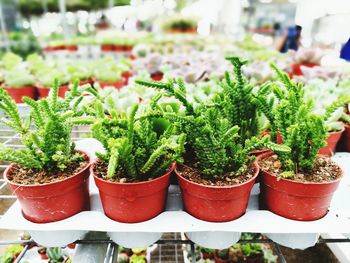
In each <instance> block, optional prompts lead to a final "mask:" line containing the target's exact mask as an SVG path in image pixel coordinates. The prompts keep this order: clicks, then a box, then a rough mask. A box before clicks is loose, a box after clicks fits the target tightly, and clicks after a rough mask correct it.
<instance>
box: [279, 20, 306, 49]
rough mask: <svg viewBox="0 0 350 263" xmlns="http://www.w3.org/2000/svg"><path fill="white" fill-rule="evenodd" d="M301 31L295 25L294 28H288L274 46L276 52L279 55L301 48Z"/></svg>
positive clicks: (300, 28) (299, 27)
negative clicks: (278, 52)
mask: <svg viewBox="0 0 350 263" xmlns="http://www.w3.org/2000/svg"><path fill="white" fill-rule="evenodd" d="M301 31H302V27H301V26H299V25H296V26H295V27H288V28H287V30H286V32H285V33H284V35H283V36H282V37H281V38H280V40H279V41H278V43H277V45H276V48H277V50H278V51H280V52H281V53H286V52H287V51H288V50H290V49H292V50H298V48H299V47H300V46H301V43H300V38H301Z"/></svg>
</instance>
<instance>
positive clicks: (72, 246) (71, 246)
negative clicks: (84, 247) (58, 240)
mask: <svg viewBox="0 0 350 263" xmlns="http://www.w3.org/2000/svg"><path fill="white" fill-rule="evenodd" d="M76 246H77V244H75V243H70V244H68V245H67V247H68V248H70V249H75V247H76Z"/></svg>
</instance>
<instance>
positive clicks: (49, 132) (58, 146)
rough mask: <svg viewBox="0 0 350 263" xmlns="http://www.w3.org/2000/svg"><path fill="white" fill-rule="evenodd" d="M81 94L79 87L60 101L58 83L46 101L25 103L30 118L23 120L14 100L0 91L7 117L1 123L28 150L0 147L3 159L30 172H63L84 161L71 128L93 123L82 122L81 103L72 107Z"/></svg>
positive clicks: (76, 86) (74, 88)
mask: <svg viewBox="0 0 350 263" xmlns="http://www.w3.org/2000/svg"><path fill="white" fill-rule="evenodd" d="M80 93H81V91H79V90H78V84H77V83H76V84H75V85H74V87H73V88H72V90H71V91H70V92H69V93H68V94H67V96H66V98H65V99H60V98H58V83H57V81H55V85H54V87H53V88H52V90H51V91H50V94H49V97H48V98H47V99H42V100H39V101H34V100H33V99H30V98H28V97H25V98H24V99H23V100H24V102H25V103H26V104H27V105H28V106H29V108H30V115H29V117H28V118H27V119H25V120H23V119H22V117H21V116H20V113H19V110H18V108H17V105H16V103H15V102H14V100H13V99H12V98H11V97H10V96H9V95H8V94H7V92H6V91H5V90H4V89H3V88H0V109H1V110H2V111H3V112H4V114H5V116H6V117H5V118H2V119H1V122H2V123H4V124H5V125H7V126H8V127H10V128H12V129H13V130H15V131H16V132H18V133H19V134H20V136H21V139H22V143H23V145H24V146H25V148H24V149H19V150H13V149H9V148H5V147H1V148H0V159H1V160H4V161H10V162H14V163H17V164H19V165H22V166H24V167H27V168H30V169H45V170H52V169H56V168H58V169H60V170H64V169H65V168H66V167H67V165H68V164H70V163H71V162H74V161H77V160H81V159H82V156H81V154H79V153H77V152H75V150H74V148H75V145H74V143H72V141H71V130H72V126H73V125H76V124H85V123H91V121H92V119H91V120H89V119H86V118H85V119H84V120H82V118H81V115H82V114H83V112H79V111H77V110H76V107H77V104H78V103H79V101H81V100H78V102H75V103H72V101H73V99H74V98H75V97H76V96H78V95H79V94H80ZM72 104H73V106H72ZM32 126H33V127H32Z"/></svg>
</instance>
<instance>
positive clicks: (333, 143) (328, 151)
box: [318, 128, 345, 156]
mask: <svg viewBox="0 0 350 263" xmlns="http://www.w3.org/2000/svg"><path fill="white" fill-rule="evenodd" d="M344 130H345V128H343V129H341V130H340V131H336V132H331V133H329V135H328V137H327V138H326V142H327V145H326V146H325V147H323V148H321V149H320V150H319V152H318V154H323V155H327V156H332V155H333V154H334V153H335V151H336V148H337V143H338V141H339V140H340V138H341V137H342V134H343V132H344Z"/></svg>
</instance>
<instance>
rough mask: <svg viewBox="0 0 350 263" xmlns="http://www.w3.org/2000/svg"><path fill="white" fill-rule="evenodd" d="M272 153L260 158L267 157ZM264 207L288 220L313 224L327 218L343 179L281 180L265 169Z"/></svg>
mask: <svg viewBox="0 0 350 263" xmlns="http://www.w3.org/2000/svg"><path fill="white" fill-rule="evenodd" d="M271 154H272V153H267V154H265V155H262V156H260V157H259V160H263V159H264V158H267V157H268V156H270V155H271ZM261 175H262V178H261V183H260V190H261V196H260V197H261V202H262V203H261V205H262V206H263V207H264V208H265V209H268V210H270V211H271V212H273V213H275V214H277V215H280V216H282V217H285V218H289V219H294V220H300V221H312V220H317V219H320V218H322V217H323V216H325V215H326V214H327V212H328V208H329V205H330V202H331V200H332V196H333V194H334V192H335V191H336V189H337V188H338V185H339V182H340V180H341V178H342V176H341V177H340V178H338V179H337V180H334V181H332V182H325V183H313V182H297V181H293V180H289V179H283V178H280V177H277V176H276V175H274V174H271V173H269V172H268V171H265V170H263V169H261Z"/></svg>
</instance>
